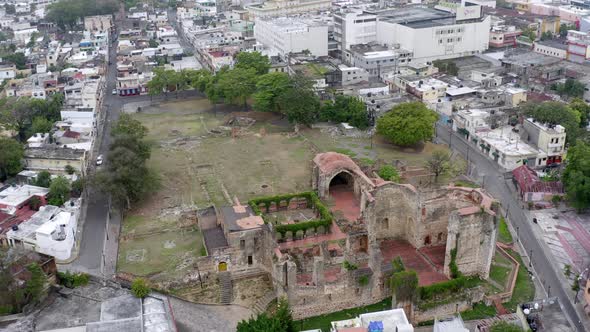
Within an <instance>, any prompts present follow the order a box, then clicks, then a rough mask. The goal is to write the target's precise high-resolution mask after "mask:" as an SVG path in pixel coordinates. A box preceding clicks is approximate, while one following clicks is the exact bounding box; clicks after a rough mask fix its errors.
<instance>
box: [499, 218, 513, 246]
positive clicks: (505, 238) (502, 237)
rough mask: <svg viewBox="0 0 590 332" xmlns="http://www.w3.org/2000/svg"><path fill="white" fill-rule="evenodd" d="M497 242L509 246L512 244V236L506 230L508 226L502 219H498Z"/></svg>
mask: <svg viewBox="0 0 590 332" xmlns="http://www.w3.org/2000/svg"><path fill="white" fill-rule="evenodd" d="M498 241H500V242H503V243H506V244H510V243H512V241H513V240H512V234H510V231H509V230H508V225H507V224H506V220H504V217H500V224H499V225H498Z"/></svg>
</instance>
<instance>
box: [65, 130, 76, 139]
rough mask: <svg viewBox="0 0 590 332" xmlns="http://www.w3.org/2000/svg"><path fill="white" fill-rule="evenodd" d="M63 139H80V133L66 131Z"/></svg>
mask: <svg viewBox="0 0 590 332" xmlns="http://www.w3.org/2000/svg"><path fill="white" fill-rule="evenodd" d="M63 137H68V138H79V137H80V133H79V132H77V131H71V130H66V132H65V133H64V136H63Z"/></svg>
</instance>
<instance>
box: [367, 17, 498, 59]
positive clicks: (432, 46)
mask: <svg viewBox="0 0 590 332" xmlns="http://www.w3.org/2000/svg"><path fill="white" fill-rule="evenodd" d="M490 22H491V20H490V17H489V16H485V17H484V16H482V14H481V6H467V7H459V8H457V9H456V12H455V13H453V12H446V11H443V10H437V9H432V8H421V7H407V8H401V9H397V8H396V9H395V10H393V9H392V10H390V11H387V12H384V13H381V14H379V20H378V21H377V41H378V42H379V43H381V44H387V45H392V46H399V47H401V48H402V49H405V50H408V51H409V52H410V53H411V54H412V59H413V60H414V61H419V62H426V61H433V60H441V59H449V58H457V57H463V56H468V55H473V54H478V53H482V52H483V51H485V50H487V49H488V46H489V35H490Z"/></svg>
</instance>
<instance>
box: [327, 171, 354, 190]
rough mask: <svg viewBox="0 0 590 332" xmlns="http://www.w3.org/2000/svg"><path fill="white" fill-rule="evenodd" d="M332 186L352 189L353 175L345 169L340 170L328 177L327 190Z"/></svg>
mask: <svg viewBox="0 0 590 332" xmlns="http://www.w3.org/2000/svg"><path fill="white" fill-rule="evenodd" d="M334 187H342V188H345V189H346V190H350V191H354V176H353V175H352V174H350V172H348V171H346V170H342V171H340V172H338V173H336V174H334V176H332V178H331V179H330V182H328V190H329V191H332V189H333V188H334Z"/></svg>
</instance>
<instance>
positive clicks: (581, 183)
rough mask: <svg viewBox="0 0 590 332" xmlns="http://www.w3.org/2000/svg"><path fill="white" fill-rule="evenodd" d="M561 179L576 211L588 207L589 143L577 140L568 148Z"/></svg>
mask: <svg viewBox="0 0 590 332" xmlns="http://www.w3.org/2000/svg"><path fill="white" fill-rule="evenodd" d="M562 181H563V184H564V187H565V192H566V197H567V199H568V201H569V202H570V204H571V205H572V206H573V207H575V208H576V209H577V210H578V211H582V210H584V209H586V208H588V207H590V145H588V144H587V143H585V142H582V141H578V142H577V144H576V145H575V146H573V147H571V148H570V149H569V151H568V153H567V166H566V168H565V171H564V172H563V176H562Z"/></svg>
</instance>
